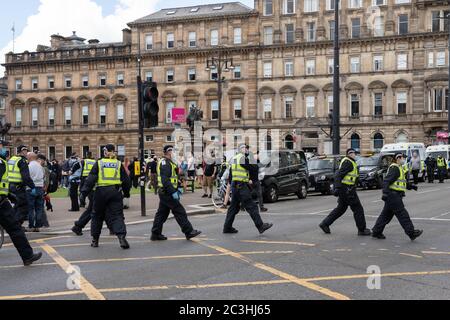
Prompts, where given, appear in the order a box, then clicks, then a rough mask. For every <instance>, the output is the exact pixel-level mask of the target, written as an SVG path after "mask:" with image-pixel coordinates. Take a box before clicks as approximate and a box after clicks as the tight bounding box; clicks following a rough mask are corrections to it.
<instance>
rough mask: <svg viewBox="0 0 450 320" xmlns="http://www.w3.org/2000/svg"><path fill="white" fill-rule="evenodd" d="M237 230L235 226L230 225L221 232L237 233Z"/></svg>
mask: <svg viewBox="0 0 450 320" xmlns="http://www.w3.org/2000/svg"><path fill="white" fill-rule="evenodd" d="M238 232H239V231H237V230H236V229H235V228H233V227H231V228H230V229H227V230H223V233H224V234H236V233H238Z"/></svg>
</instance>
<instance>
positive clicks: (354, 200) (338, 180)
mask: <svg viewBox="0 0 450 320" xmlns="http://www.w3.org/2000/svg"><path fill="white" fill-rule="evenodd" d="M355 158H356V151H355V150H354V149H348V150H347V156H346V157H344V159H342V161H341V164H340V166H339V170H338V172H337V173H336V176H335V178H334V196H335V197H338V206H337V208H336V209H334V210H333V211H332V212H331V213H330V215H329V216H328V217H326V218H325V220H323V222H322V223H321V224H320V225H319V227H320V228H321V229H322V230H323V232H325V233H326V234H330V233H331V231H330V226H331V225H332V224H333V223H334V222H335V221H336V220H337V219H339V218H340V217H341V216H342V215H344V213H345V212H346V211H347V209H348V207H350V208H351V209H352V211H353V216H354V218H355V222H356V227H357V228H358V235H359V236H370V235H371V232H370V230H369V229H367V228H366V218H365V216H364V208H363V207H362V205H361V201H360V200H359V197H358V194H357V193H356V186H357V182H358V178H359V171H358V165H357V164H356V161H355Z"/></svg>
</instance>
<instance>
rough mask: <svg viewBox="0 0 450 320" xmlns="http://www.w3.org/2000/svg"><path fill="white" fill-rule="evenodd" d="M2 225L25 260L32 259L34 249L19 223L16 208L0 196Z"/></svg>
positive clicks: (0, 220) (0, 221) (0, 222)
mask: <svg viewBox="0 0 450 320" xmlns="http://www.w3.org/2000/svg"><path fill="white" fill-rule="evenodd" d="M0 201H1V203H0V225H1V226H2V227H3V229H5V231H6V232H7V233H8V234H9V236H10V238H11V241H12V243H13V244H14V246H15V247H16V249H17V251H18V252H19V255H20V257H21V258H22V260H23V261H25V260H28V259H30V258H31V257H32V256H33V249H32V248H31V246H30V243H29V242H28V240H27V237H26V236H25V233H24V232H23V230H22V227H21V225H20V224H19V223H18V221H17V219H16V217H15V213H14V209H13V208H12V207H11V204H10V203H9V201H8V200H6V199H1V198H0Z"/></svg>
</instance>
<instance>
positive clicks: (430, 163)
mask: <svg viewBox="0 0 450 320" xmlns="http://www.w3.org/2000/svg"><path fill="white" fill-rule="evenodd" d="M425 165H426V166H427V177H428V183H433V182H434V170H435V169H436V168H435V160H434V159H433V158H432V157H430V156H427V158H426V159H425Z"/></svg>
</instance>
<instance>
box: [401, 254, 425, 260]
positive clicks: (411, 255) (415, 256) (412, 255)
mask: <svg viewBox="0 0 450 320" xmlns="http://www.w3.org/2000/svg"><path fill="white" fill-rule="evenodd" d="M399 255H402V256H407V257H413V258H419V259H422V258H423V257H422V256H418V255H416V254H411V253H404V252H400V253H399Z"/></svg>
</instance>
